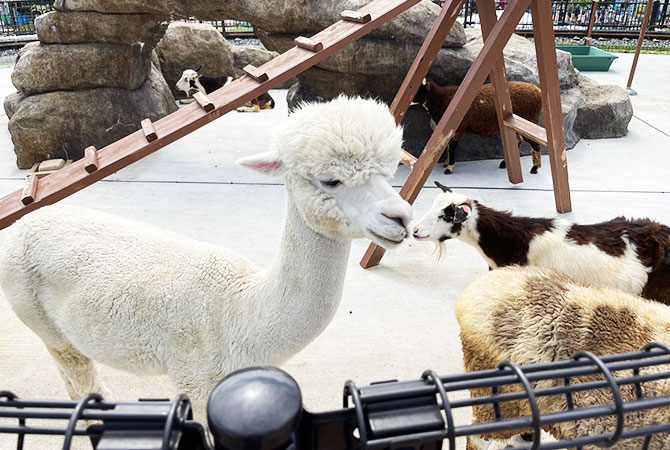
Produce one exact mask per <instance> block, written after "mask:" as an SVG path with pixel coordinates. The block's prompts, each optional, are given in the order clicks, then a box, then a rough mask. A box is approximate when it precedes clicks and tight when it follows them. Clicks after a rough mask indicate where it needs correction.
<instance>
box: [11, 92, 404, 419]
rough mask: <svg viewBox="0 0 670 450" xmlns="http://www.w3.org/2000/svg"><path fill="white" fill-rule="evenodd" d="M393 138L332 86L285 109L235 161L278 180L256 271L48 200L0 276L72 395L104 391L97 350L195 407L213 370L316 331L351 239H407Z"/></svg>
mask: <svg viewBox="0 0 670 450" xmlns="http://www.w3.org/2000/svg"><path fill="white" fill-rule="evenodd" d="M401 145H402V130H401V128H400V127H398V126H396V124H395V122H394V120H393V117H392V116H391V114H390V113H389V111H388V108H387V107H386V106H385V105H384V104H382V103H378V102H375V101H372V100H362V99H348V98H345V97H340V98H338V99H336V100H334V101H332V102H330V103H325V104H313V105H307V106H305V107H303V108H302V109H300V110H298V111H296V112H295V113H294V114H293V115H291V117H290V118H289V119H288V120H287V121H286V122H285V126H284V127H283V128H282V129H281V130H280V131H279V132H278V133H277V134H276V136H275V139H274V143H273V147H272V150H271V151H269V152H267V153H265V154H263V155H259V156H256V157H251V158H247V159H244V160H242V161H240V164H242V165H244V166H246V167H250V168H252V169H255V170H258V171H260V172H264V173H267V174H271V175H280V174H281V175H283V176H284V179H285V182H286V188H287V190H288V202H287V203H288V205H287V213H286V221H285V225H284V233H283V239H282V243H281V248H280V251H279V254H278V256H277V257H276V259H275V261H274V263H273V264H272V265H271V266H270V267H269V268H267V269H266V270H259V269H258V268H257V267H256V266H255V265H254V264H253V263H251V262H250V261H248V260H247V259H245V258H244V257H242V256H239V255H238V254H236V253H234V252H232V251H230V250H227V249H225V248H222V247H217V246H214V245H210V244H205V243H201V242H198V241H195V240H192V239H189V238H187V237H185V236H181V235H179V234H176V233H172V232H168V231H165V230H162V229H160V228H157V227H154V226H150V225H147V224H143V223H140V222H135V221H132V220H128V219H124V218H120V217H116V216H113V215H109V214H105V213H102V212H98V211H93V210H85V209H77V208H72V207H66V206H60V205H56V206H50V207H46V208H43V209H40V210H38V211H35V212H33V213H31V214H29V215H27V216H26V217H24V218H23V219H21V220H19V221H18V222H17V223H16V224H14V225H12V227H10V229H9V231H8V235H7V236H6V239H5V240H4V248H2V249H0V258H1V260H0V284H1V285H2V288H3V289H4V291H5V294H6V296H7V299H8V300H9V302H10V304H11V305H12V308H13V309H14V311H15V312H16V314H17V315H18V316H19V318H20V319H21V320H22V321H23V322H24V323H25V324H26V325H28V326H29V327H30V328H31V329H32V330H33V331H34V332H35V333H37V334H38V335H39V336H40V337H41V338H42V340H43V341H44V343H45V344H46V346H47V348H48V350H49V352H50V353H51V355H53V357H54V359H55V360H56V362H57V364H58V366H59V368H60V372H61V375H62V376H63V379H64V380H65V383H66V386H67V389H68V392H69V394H70V396H71V397H72V398H79V397H81V396H82V395H83V394H84V393H87V392H92V391H94V392H103V393H104V388H103V386H102V385H101V384H100V382H99V380H98V379H97V377H96V374H95V369H94V366H93V362H92V360H95V361H98V362H100V363H103V364H107V365H109V366H112V367H115V368H118V369H122V370H126V371H131V372H135V373H139V374H163V373H167V374H168V375H169V377H170V378H171V380H172V381H173V382H174V383H175V384H176V386H177V387H178V389H179V390H180V391H182V392H185V393H187V394H188V395H189V396H190V397H191V399H192V400H193V401H194V407H195V410H196V416H199V415H200V414H202V413H203V412H204V407H205V401H206V399H207V396H208V394H209V392H210V390H211V389H212V388H213V387H214V385H215V384H216V383H217V382H218V381H219V380H220V379H221V378H222V377H223V376H224V375H226V374H227V373H229V372H231V371H233V370H236V369H239V368H241V367H245V366H249V365H263V364H272V365H279V364H282V363H283V362H284V361H285V360H286V359H288V358H289V357H290V356H292V355H294V354H295V353H297V352H298V351H300V350H301V349H302V348H303V347H305V346H306V345H307V344H308V343H309V342H310V341H312V340H313V339H314V338H315V337H316V336H317V335H319V333H321V331H322V330H323V329H324V327H325V326H326V325H327V324H328V323H329V321H330V320H331V318H332V316H333V314H334V313H335V310H336V309H337V307H338V304H339V302H340V297H341V294H342V285H343V281H344V275H345V272H346V266H347V260H348V256H349V248H350V240H351V239H352V238H359V237H363V236H366V237H368V238H369V239H371V240H373V241H375V242H376V243H378V244H380V245H382V246H384V247H393V246H394V245H396V244H398V243H400V242H401V241H402V240H403V239H404V238H405V237H407V228H406V227H407V225H408V224H409V221H410V218H411V217H410V216H411V207H410V205H409V204H408V203H407V202H405V201H404V200H402V198H401V197H400V196H399V195H398V194H397V193H396V192H395V191H394V190H393V188H392V187H391V185H390V184H389V183H388V181H387V180H388V178H390V177H391V176H392V175H393V173H394V172H395V170H396V167H397V165H398V162H399V160H400V156H401ZM222 226H224V227H225V223H224V224H222ZM199 418H200V419H204V416H199Z"/></svg>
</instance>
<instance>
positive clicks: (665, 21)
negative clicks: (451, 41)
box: [435, 0, 670, 37]
mask: <svg viewBox="0 0 670 450" xmlns="http://www.w3.org/2000/svg"><path fill="white" fill-rule="evenodd" d="M435 3H438V4H444V0H435ZM495 3H496V9H497V10H499V14H502V11H503V10H504V9H505V7H506V6H507V3H508V0H498V1H496V2H495ZM551 4H552V10H553V18H554V31H555V32H556V34H570V35H575V36H578V35H586V32H587V30H588V26H589V21H590V19H591V14H592V12H593V10H594V2H592V1H588V0H582V1H574V0H571V1H567V0H561V1H552V2H551ZM595 5H596V6H595V20H594V24H593V32H594V35H604V36H614V37H616V36H627V35H628V36H630V35H637V34H639V32H640V29H641V27H642V20H643V18H644V14H645V10H646V8H647V2H646V1H643V0H638V1H633V2H626V1H623V2H622V1H614V0H608V1H600V2H595ZM459 20H460V21H461V23H462V24H463V25H464V26H466V27H468V26H474V25H479V23H480V22H479V14H478V13H477V6H476V4H475V0H466V2H465V5H464V6H463V9H462V10H461V14H460V15H459ZM532 29H533V24H532V22H531V17H530V13H526V14H525V15H524V17H523V18H522V19H521V23H519V26H518V27H517V32H524V31H526V32H530V31H532ZM647 33H649V36H660V37H666V36H667V37H670V0H654V1H653V3H652V10H651V15H650V17H649V24H648V26H647Z"/></svg>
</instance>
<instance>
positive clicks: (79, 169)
mask: <svg viewBox="0 0 670 450" xmlns="http://www.w3.org/2000/svg"><path fill="white" fill-rule="evenodd" d="M418 2H419V0H374V1H373V2H371V3H369V4H367V5H366V6H364V7H363V8H361V9H359V10H357V11H343V12H342V13H341V17H342V20H340V21H338V22H336V23H334V24H333V25H331V26H330V27H328V28H326V29H324V30H322V31H321V32H319V33H317V34H315V35H314V36H312V37H310V38H307V37H298V38H296V40H295V44H296V46H295V47H293V48H291V49H290V50H288V51H286V52H285V53H283V54H281V55H279V56H278V57H276V58H274V59H273V60H271V61H269V62H267V63H266V64H264V65H263V66H261V67H253V66H247V67H245V68H244V71H245V75H244V76H242V77H241V78H239V79H237V80H235V81H233V82H232V83H229V84H227V85H225V86H224V87H222V88H221V89H218V90H217V91H215V92H213V93H211V94H209V96H204V95H201V94H197V95H196V96H195V99H196V102H195V103H193V104H191V105H189V106H187V107H184V108H182V109H180V110H179V111H176V112H174V113H172V114H170V115H168V116H166V117H164V118H162V119H160V120H158V121H156V122H155V123H152V122H151V121H150V120H149V119H145V120H143V121H142V124H141V126H142V129H141V130H139V131H136V132H134V133H132V134H130V135H128V136H126V137H124V138H122V139H120V140H118V141H116V142H114V143H112V144H110V145H108V146H106V147H104V148H102V149H100V150H97V149H95V148H94V147H88V148H86V150H85V156H84V158H83V159H82V160H80V161H77V162H75V163H73V164H71V165H69V166H67V167H66V168H64V169H61V170H59V171H57V172H55V173H53V174H51V175H48V176H46V177H44V178H43V179H40V180H39V181H38V179H37V177H36V176H33V175H29V176H28V178H27V180H26V185H25V187H24V189H23V190H22V191H21V190H19V191H16V192H13V193H11V194H9V195H7V196H5V197H3V198H2V199H0V229H1V228H5V227H7V226H9V225H11V224H12V223H14V221H16V220H17V219H19V218H20V217H22V216H23V215H25V214H27V213H29V212H30V211H32V210H35V209H37V208H39V207H41V206H46V205H49V204H52V203H55V202H57V201H59V200H61V199H63V198H65V197H67V196H69V195H71V194H73V193H75V192H77V191H79V190H80V189H83V188H85V187H87V186H90V185H91V184H93V183H95V182H96V181H99V180H101V179H103V178H104V177H106V176H108V175H111V174H112V173H114V172H116V171H118V170H120V169H122V168H124V167H126V166H128V165H130V164H132V163H133V162H135V161H137V160H139V159H141V158H143V157H145V156H147V155H149V154H151V153H153V152H155V151H156V150H158V149H159V148H162V147H164V146H165V145H168V144H170V143H172V142H174V141H175V140H177V139H179V138H181V137H183V136H185V135H187V134H189V133H191V132H192V131H195V130H196V129H198V128H200V127H201V126H203V125H205V124H207V123H209V122H211V121H213V120H215V119H217V118H219V117H221V116H222V115H223V114H225V113H227V112H230V111H232V110H234V109H235V108H237V107H238V106H241V105H243V104H244V103H246V102H248V101H250V100H251V99H253V98H255V97H257V96H259V95H260V94H262V93H264V92H266V91H268V90H269V89H272V88H274V87H275V86H278V85H279V84H281V83H283V82H284V81H286V80H288V79H289V78H291V77H293V76H295V75H297V74H299V73H301V72H303V71H305V70H307V69H308V68H309V67H312V66H313V65H315V64H317V63H319V62H320V61H322V60H324V59H325V58H327V57H328V56H330V55H332V54H333V53H335V52H337V51H338V50H340V49H342V48H344V47H345V46H346V45H348V44H350V43H351V42H353V41H355V40H356V39H359V38H361V37H362V36H364V35H366V34H368V33H369V32H370V31H372V30H373V29H375V28H377V27H379V26H380V25H382V24H383V23H385V22H387V21H389V20H391V19H392V18H394V17H396V16H397V15H398V14H400V13H401V12H403V11H405V10H407V9H408V8H410V7H412V6H414V5H415V4H417V3H418ZM463 2H464V0H448V1H447V3H446V4H445V5H444V7H443V8H442V12H441V14H440V15H439V17H438V19H437V20H436V22H435V24H434V25H433V27H432V29H431V31H430V32H429V34H428V36H427V37H426V40H425V41H424V44H423V46H422V47H421V49H420V50H419V53H418V55H417V57H416V59H415V61H414V63H413V64H412V66H411V68H410V70H409V72H408V74H407V77H406V78H405V80H404V82H403V84H402V86H401V87H400V90H399V91H398V94H397V96H396V98H395V100H394V101H393V103H392V104H391V112H392V113H393V115H394V116H395V118H396V121H397V122H398V123H399V122H400V121H401V120H402V118H403V116H404V114H405V112H406V111H407V108H408V107H409V104H410V101H411V99H412V97H413V96H414V93H415V92H416V90H417V89H418V87H419V85H420V83H421V80H422V79H423V78H424V77H425V75H426V73H427V72H428V69H429V67H430V65H431V64H432V62H433V60H434V59H435V56H436V55H437V52H438V51H439V49H440V48H441V46H442V43H443V42H444V40H445V39H446V36H447V34H448V33H449V30H450V29H451V27H452V26H453V24H454V22H455V21H456V17H458V13H459V11H460V9H461V6H462V4H463ZM529 7H530V8H531V12H532V16H533V28H534V30H535V31H534V36H535V46H536V50H537V60H538V71H539V74H540V87H541V89H542V103H543V108H544V117H545V124H546V131H545V129H543V128H541V127H539V126H538V125H535V124H533V123H531V122H528V121H526V120H524V119H522V118H521V117H518V116H516V115H514V113H513V111H512V106H511V102H510V97H509V91H508V88H507V77H506V75H505V67H504V61H503V56H502V50H503V48H504V46H505V44H506V43H507V41H508V40H509V38H510V37H511V35H512V34H513V33H514V29H515V28H516V25H517V24H518V23H519V21H520V19H521V17H522V16H523V14H524V13H525V11H526V10H527V9H528V8H529ZM477 9H478V10H479V14H480V20H481V24H482V34H483V36H484V40H485V43H484V47H483V49H482V51H481V53H480V54H479V56H478V57H477V59H476V60H475V62H474V63H473V65H472V67H471V68H470V70H469V71H468V73H467V75H466V76H465V79H464V80H463V83H462V84H461V87H460V88H459V89H458V91H457V93H456V95H455V96H454V99H453V100H452V102H451V103H450V105H449V108H448V109H447V111H446V112H445V114H444V116H443V117H442V120H440V122H439V123H438V124H437V126H436V128H435V131H434V133H433V135H432V137H431V138H430V140H429V141H428V144H427V145H426V148H425V149H424V151H423V153H422V154H421V156H420V157H419V158H418V160H417V159H416V158H415V157H413V156H412V155H410V154H408V153H405V155H404V157H403V159H402V162H403V164H405V165H406V166H408V167H410V168H411V169H412V171H411V173H410V176H409V178H408V179H407V181H406V183H405V185H404V186H403V188H402V190H401V191H400V193H401V195H402V196H403V197H404V198H405V199H406V200H408V201H409V202H410V203H412V202H414V200H415V199H416V197H417V195H418V194H419V191H420V190H421V188H422V187H423V184H424V183H425V182H426V179H427V178H428V175H429V174H430V172H431V171H432V169H433V167H434V166H435V164H436V163H437V160H438V159H439V157H440V154H441V153H442V151H443V150H444V149H445V148H446V146H447V144H448V143H449V140H450V139H451V137H452V136H453V134H454V131H455V130H456V128H457V127H458V125H459V124H460V122H461V120H462V119H463V117H464V115H465V113H466V111H467V110H468V108H469V107H470V104H471V103H472V100H473V99H474V97H475V94H476V92H477V91H478V89H479V87H480V86H481V85H482V84H483V83H484V81H485V80H486V78H487V76H489V74H490V76H491V82H492V83H493V85H494V88H495V92H496V97H497V99H496V110H497V113H498V122H499V125H500V129H501V131H502V134H501V137H502V141H503V148H504V155H505V161H506V163H507V171H508V177H509V180H510V182H512V183H520V182H521V181H522V176H521V165H520V161H519V150H518V144H517V139H516V133H517V132H518V133H520V134H522V135H523V136H525V137H528V138H530V139H533V140H535V141H536V142H539V143H540V144H542V145H544V146H546V147H547V148H548V150H549V158H550V162H551V170H552V176H553V181H554V192H555V198H556V208H557V209H558V211H559V212H567V211H570V209H571V206H570V192H569V188H568V176H567V162H566V156H565V143H564V137H563V120H562V116H561V107H560V96H559V85H558V71H557V65H556V52H555V48H554V32H553V22H552V16H551V5H550V1H549V0H511V1H510V2H509V4H508V6H507V8H506V9H505V12H504V13H503V15H502V17H501V18H500V20H497V17H496V11H495V4H494V0H477ZM383 253H384V251H383V249H382V248H381V247H377V246H376V245H374V244H372V245H371V246H370V248H369V249H368V251H367V252H366V254H365V256H364V258H363V260H362V261H361V265H362V266H363V267H370V266H373V265H376V264H378V263H379V261H380V260H381V257H382V256H383Z"/></svg>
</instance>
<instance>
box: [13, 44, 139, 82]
mask: <svg viewBox="0 0 670 450" xmlns="http://www.w3.org/2000/svg"><path fill="white" fill-rule="evenodd" d="M150 52H151V47H148V46H144V45H142V44H132V45H124V44H72V45H61V44H53V45H42V44H39V45H27V46H25V47H23V48H22V49H21V51H20V52H19V54H18V56H17V62H16V66H15V67H14V72H12V83H13V84H14V86H15V87H16V89H18V90H19V91H21V92H24V93H26V94H39V93H43V92H50V91H57V90H72V89H87V88H96V87H113V88H123V89H137V88H139V87H140V86H141V85H142V83H143V82H144V80H146V78H147V76H148V75H149V71H150V66H151V61H150Z"/></svg>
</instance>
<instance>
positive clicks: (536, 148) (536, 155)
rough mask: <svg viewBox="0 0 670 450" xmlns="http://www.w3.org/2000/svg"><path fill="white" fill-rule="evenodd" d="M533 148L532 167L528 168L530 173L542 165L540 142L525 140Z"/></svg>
mask: <svg viewBox="0 0 670 450" xmlns="http://www.w3.org/2000/svg"><path fill="white" fill-rule="evenodd" d="M527 142H528V143H529V144H530V146H531V148H532V149H533V167H531V169H530V173H537V169H539V168H540V167H542V151H541V150H540V144H538V143H537V142H534V141H531V140H527Z"/></svg>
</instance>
